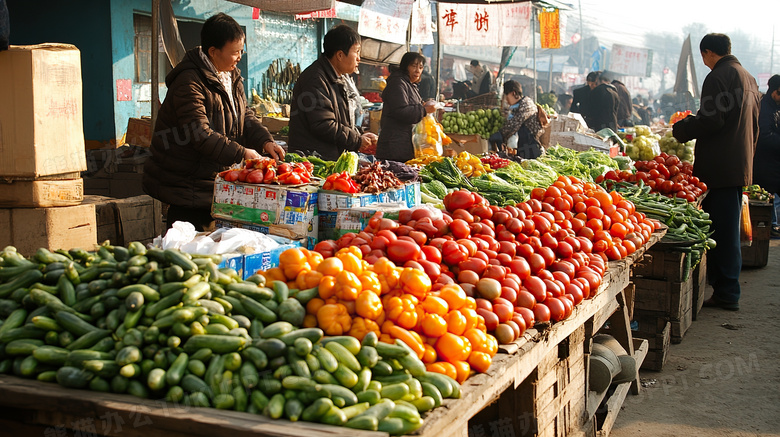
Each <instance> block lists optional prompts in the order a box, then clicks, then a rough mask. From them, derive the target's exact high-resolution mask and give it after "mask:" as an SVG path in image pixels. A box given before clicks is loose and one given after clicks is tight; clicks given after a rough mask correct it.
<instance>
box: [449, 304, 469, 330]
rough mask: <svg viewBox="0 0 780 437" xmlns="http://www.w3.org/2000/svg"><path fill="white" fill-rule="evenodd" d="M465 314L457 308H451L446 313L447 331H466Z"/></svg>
mask: <svg viewBox="0 0 780 437" xmlns="http://www.w3.org/2000/svg"><path fill="white" fill-rule="evenodd" d="M466 324H467V321H466V316H464V315H463V313H461V312H460V311H458V310H452V311H450V312H449V313H448V314H447V331H448V332H451V333H453V334H455V335H463V333H464V332H466Z"/></svg>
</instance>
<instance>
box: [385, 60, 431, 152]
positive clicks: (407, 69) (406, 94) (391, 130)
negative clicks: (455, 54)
mask: <svg viewBox="0 0 780 437" xmlns="http://www.w3.org/2000/svg"><path fill="white" fill-rule="evenodd" d="M424 68H425V57H424V56H423V55H421V54H419V53H417V52H409V53H406V54H405V55H404V56H403V57H402V58H401V63H400V65H399V67H398V69H396V70H395V71H393V72H392V73H390V77H388V78H387V87H385V89H384V91H382V101H383V102H384V106H383V108H382V121H381V127H382V130H381V134H380V135H379V142H378V143H377V146H376V157H377V158H378V159H387V160H390V161H400V162H406V161H409V160H410V159H414V146H413V145H412V128H413V127H414V125H415V124H417V123H419V122H420V120H422V118H423V117H424V116H425V114H430V113H431V112H433V111H435V110H436V108H435V106H434V105H435V104H436V102H435V101H433V100H429V101H428V102H426V103H423V101H422V97H420V92H419V90H418V89H417V84H418V83H419V82H420V79H421V77H422V72H423V69H424Z"/></svg>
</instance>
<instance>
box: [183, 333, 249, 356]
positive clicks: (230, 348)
mask: <svg viewBox="0 0 780 437" xmlns="http://www.w3.org/2000/svg"><path fill="white" fill-rule="evenodd" d="M246 342H247V341H246V339H245V338H242V337H233V336H226V335H194V336H192V337H190V338H189V339H188V340H187V342H186V343H184V347H183V349H184V352H188V353H190V352H195V351H197V350H198V349H202V348H209V349H211V350H212V351H213V352H214V353H217V354H226V353H229V352H237V351H239V350H241V349H242V348H243V347H244V346H245V345H246Z"/></svg>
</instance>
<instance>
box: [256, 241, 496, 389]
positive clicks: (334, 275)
mask: <svg viewBox="0 0 780 437" xmlns="http://www.w3.org/2000/svg"><path fill="white" fill-rule="evenodd" d="M279 261H280V265H279V267H276V268H273V269H270V270H268V271H265V272H261V274H263V275H265V276H266V278H267V279H270V280H282V281H285V282H287V284H288V286H290V287H291V288H298V289H304V288H312V287H315V286H316V287H318V292H319V297H317V298H314V299H312V300H310V301H309V302H308V303H307V304H306V312H307V314H306V317H305V319H304V322H303V325H304V327H314V326H318V327H319V328H321V329H322V330H323V331H324V332H325V333H326V334H327V335H351V336H353V337H355V338H357V339H360V340H362V339H363V337H365V335H366V334H367V333H368V332H370V331H373V332H375V333H376V334H377V335H378V336H379V340H380V341H383V342H386V343H393V342H394V341H395V340H396V339H398V340H401V341H403V342H404V343H405V344H406V345H408V346H409V347H410V348H411V349H412V350H413V351H414V352H415V353H417V356H418V357H419V358H420V359H421V360H422V361H423V362H424V363H425V364H426V366H427V368H428V370H429V371H432V372H438V373H443V374H446V375H449V376H451V377H452V378H454V379H456V380H457V381H459V382H463V381H465V380H466V378H468V376H469V374H470V373H471V371H472V370H474V371H476V372H486V371H487V369H488V368H489V367H490V364H491V362H492V359H493V356H494V355H495V354H496V352H497V351H498V341H497V340H496V338H495V337H493V336H492V335H490V334H488V333H487V330H486V329H485V320H484V319H483V318H482V316H480V315H478V314H477V312H476V308H477V306H476V302H475V300H474V298H472V297H467V296H466V293H465V292H464V291H463V289H462V288H461V287H460V286H459V285H457V284H449V285H446V286H444V287H443V288H441V289H440V290H438V291H432V290H431V280H430V278H429V277H428V275H427V274H426V273H425V272H424V271H422V270H418V269H414V268H410V267H406V268H402V267H397V266H396V265H395V264H394V263H393V262H392V261H390V260H388V259H387V258H381V259H380V260H378V261H377V262H376V263H374V265H371V264H369V263H368V262H366V261H365V260H363V256H362V253H361V251H360V249H359V248H357V247H355V246H353V247H347V248H343V249H340V250H339V251H337V252H336V253H335V255H334V256H333V257H329V258H324V259H323V258H322V256H321V255H319V254H318V253H316V252H313V251H309V250H306V249H302V248H296V249H288V250H286V251H285V252H283V253H282V254H281V256H280V260H279Z"/></svg>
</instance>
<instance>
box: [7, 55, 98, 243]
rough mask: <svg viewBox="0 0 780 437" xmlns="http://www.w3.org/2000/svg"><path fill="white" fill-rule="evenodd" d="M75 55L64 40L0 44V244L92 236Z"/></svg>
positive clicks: (79, 240)
mask: <svg viewBox="0 0 780 437" xmlns="http://www.w3.org/2000/svg"><path fill="white" fill-rule="evenodd" d="M81 99H82V92H81V58H80V53H79V50H78V49H77V48H76V47H74V46H72V45H67V44H41V45H37V46H11V48H10V49H9V50H7V51H3V52H0V101H1V102H3V104H2V105H0V126H2V129H0V177H2V179H3V181H4V182H3V184H2V187H0V208H2V209H0V246H5V245H13V246H15V247H16V248H17V249H18V250H19V252H20V253H23V254H25V255H30V254H32V253H34V252H35V250H37V249H38V248H40V247H46V248H49V249H70V248H72V247H77V246H78V247H91V246H92V245H94V244H95V243H96V237H95V211H94V206H92V205H82V204H81V201H82V200H83V195H84V185H83V181H82V179H81V177H80V172H81V171H84V170H86V168H87V166H86V159H85V152H84V132H83V120H82V104H81Z"/></svg>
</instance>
